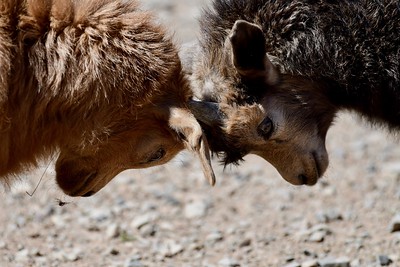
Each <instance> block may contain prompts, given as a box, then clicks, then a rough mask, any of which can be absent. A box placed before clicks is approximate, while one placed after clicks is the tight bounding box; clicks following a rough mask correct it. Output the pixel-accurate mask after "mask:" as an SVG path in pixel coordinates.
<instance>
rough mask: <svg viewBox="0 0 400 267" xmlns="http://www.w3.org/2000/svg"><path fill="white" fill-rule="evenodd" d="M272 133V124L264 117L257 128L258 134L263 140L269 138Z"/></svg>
mask: <svg viewBox="0 0 400 267" xmlns="http://www.w3.org/2000/svg"><path fill="white" fill-rule="evenodd" d="M273 131H274V125H273V123H272V120H271V119H270V118H268V117H266V118H265V119H264V120H263V121H262V122H261V123H260V125H258V127H257V132H258V134H259V135H260V136H262V137H263V138H264V139H268V138H270V137H271V135H272V132H273Z"/></svg>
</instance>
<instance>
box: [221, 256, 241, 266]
mask: <svg viewBox="0 0 400 267" xmlns="http://www.w3.org/2000/svg"><path fill="white" fill-rule="evenodd" d="M218 265H219V266H221V267H240V263H239V262H238V261H237V260H235V259H232V258H223V259H222V260H220V261H219V262H218Z"/></svg>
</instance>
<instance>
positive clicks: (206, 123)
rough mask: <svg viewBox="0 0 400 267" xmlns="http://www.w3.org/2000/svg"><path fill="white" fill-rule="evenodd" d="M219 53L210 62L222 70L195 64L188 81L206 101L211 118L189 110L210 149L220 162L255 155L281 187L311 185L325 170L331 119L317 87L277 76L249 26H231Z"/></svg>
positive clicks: (258, 32) (259, 36)
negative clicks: (276, 175) (280, 181)
mask: <svg viewBox="0 0 400 267" xmlns="http://www.w3.org/2000/svg"><path fill="white" fill-rule="evenodd" d="M222 50H223V51H218V52H215V51H214V53H215V54H218V53H219V54H222V55H223V56H221V58H222V60H220V61H219V63H218V64H220V65H225V66H218V67H217V68H216V67H215V66H214V65H213V64H210V62H207V61H206V60H204V59H203V61H201V60H197V62H195V63H194V64H199V65H197V66H196V65H194V66H195V67H194V69H193V74H192V77H191V79H192V80H193V81H194V82H193V83H192V86H193V84H194V86H193V87H194V88H195V90H197V96H198V98H199V99H201V100H207V101H211V102H214V103H209V105H214V106H215V108H214V109H215V112H214V115H212V116H211V117H210V116H204V113H202V112H201V107H200V108H198V111H197V112H196V108H192V109H193V110H194V111H195V116H196V117H197V118H198V119H199V120H200V121H202V124H203V128H204V129H205V131H206V133H207V137H208V141H209V143H210V147H211V150H213V151H214V152H217V153H221V154H223V156H224V157H225V159H224V161H225V164H228V163H237V162H238V161H239V160H241V159H242V157H243V156H245V155H246V154H256V155H258V156H260V157H262V158H264V159H265V160H267V161H268V162H270V163H271V164H272V165H274V166H275V168H276V169H277V170H278V171H279V173H280V174H281V175H282V176H283V178H284V179H285V180H286V181H288V182H290V183H292V184H294V185H303V184H307V185H314V184H315V183H316V182H317V180H318V179H319V178H320V177H321V176H322V175H323V173H324V172H325V170H326V169H327V166H328V154H327V151H326V148H325V137H326V133H327V130H328V128H329V126H330V124H331V122H332V120H333V116H334V114H333V112H332V106H331V104H329V102H328V101H327V99H326V97H325V96H324V95H323V94H322V90H323V88H322V87H321V84H319V83H317V82H315V81H311V80H310V79H307V78H305V77H299V76H295V75H290V74H282V73H280V71H279V70H278V69H277V68H276V67H274V66H273V64H272V63H271V61H270V59H269V58H268V56H267V53H266V41H265V38H264V35H263V32H262V30H261V28H260V27H259V26H257V25H255V24H251V23H248V22H246V21H243V20H239V21H236V23H235V25H234V26H233V28H232V30H231V33H230V35H229V36H228V38H227V40H226V42H225V45H224V46H223V48H222ZM215 54H214V55H215ZM215 58H218V56H215V57H214V59H215ZM199 62H207V63H206V64H204V63H199ZM202 64H203V65H202ZM210 66H212V67H210ZM196 68H197V69H196ZM216 73H217V74H216ZM210 84H211V86H210ZM206 87H207V88H206ZM205 88H206V89H205ZM209 88H213V89H212V90H210V89H209ZM200 103H201V105H205V103H204V102H200ZM200 103H199V102H197V103H196V102H194V104H193V105H194V106H195V107H196V106H199V105H200Z"/></svg>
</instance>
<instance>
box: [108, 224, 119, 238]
mask: <svg viewBox="0 0 400 267" xmlns="http://www.w3.org/2000/svg"><path fill="white" fill-rule="evenodd" d="M119 231H120V227H119V225H118V224H116V223H113V224H110V225H109V226H107V229H106V236H107V238H109V239H112V238H115V237H117V236H118V235H119Z"/></svg>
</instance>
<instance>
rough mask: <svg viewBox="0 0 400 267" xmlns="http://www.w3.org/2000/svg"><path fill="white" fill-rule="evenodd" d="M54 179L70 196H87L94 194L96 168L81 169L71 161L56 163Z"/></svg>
mask: <svg viewBox="0 0 400 267" xmlns="http://www.w3.org/2000/svg"><path fill="white" fill-rule="evenodd" d="M56 173H57V175H56V180H57V184H58V186H59V187H60V188H61V189H62V190H63V192H64V193H65V194H67V195H69V196H72V197H81V196H82V197H89V196H92V195H94V194H95V193H96V192H97V191H98V190H95V188H96V185H97V182H98V180H99V179H98V177H97V176H98V173H97V170H88V169H82V168H80V167H78V166H77V164H75V163H74V162H72V161H63V162H61V161H60V162H58V163H57V164H56Z"/></svg>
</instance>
